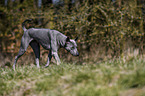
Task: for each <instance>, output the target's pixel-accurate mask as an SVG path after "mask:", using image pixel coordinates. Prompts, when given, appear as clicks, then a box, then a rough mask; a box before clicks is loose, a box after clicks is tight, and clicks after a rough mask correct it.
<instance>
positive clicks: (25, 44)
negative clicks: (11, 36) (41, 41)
mask: <svg viewBox="0 0 145 96" xmlns="http://www.w3.org/2000/svg"><path fill="white" fill-rule="evenodd" d="M29 42H30V38H29V37H26V36H24V35H23V37H22V39H21V46H20V50H19V53H18V55H17V56H16V57H15V61H14V64H13V69H14V70H15V66H16V63H17V60H18V59H19V58H20V57H21V56H22V55H23V54H24V53H25V52H26V50H27V47H28V45H29Z"/></svg>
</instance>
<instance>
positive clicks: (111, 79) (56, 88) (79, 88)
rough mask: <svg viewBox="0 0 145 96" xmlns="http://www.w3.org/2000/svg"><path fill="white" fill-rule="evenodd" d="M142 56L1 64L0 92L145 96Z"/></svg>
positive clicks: (46, 95) (47, 95) (40, 95)
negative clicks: (95, 61) (47, 64)
mask: <svg viewBox="0 0 145 96" xmlns="http://www.w3.org/2000/svg"><path fill="white" fill-rule="evenodd" d="M144 90H145V60H144V59H143V58H134V57H133V58H130V59H125V60H124V59H118V60H112V61H106V62H102V63H99V64H89V63H88V64H86V65H82V64H66V63H62V64H61V65H59V66H57V65H51V66H50V67H48V68H40V69H38V68H36V66H32V65H25V66H21V67H17V68H16V71H13V70H12V69H11V68H0V95H12V96H16V95H17V96H23V95H29V96H32V95H36V96H129V95H130V96H145V91H144Z"/></svg>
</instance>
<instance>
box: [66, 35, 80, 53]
mask: <svg viewBox="0 0 145 96" xmlns="http://www.w3.org/2000/svg"><path fill="white" fill-rule="evenodd" d="M77 40H78V37H77V38H76V39H70V38H69V37H67V38H66V43H65V49H66V50H67V51H68V52H70V53H71V54H72V55H74V56H79V52H78V50H77V43H76V41H77Z"/></svg>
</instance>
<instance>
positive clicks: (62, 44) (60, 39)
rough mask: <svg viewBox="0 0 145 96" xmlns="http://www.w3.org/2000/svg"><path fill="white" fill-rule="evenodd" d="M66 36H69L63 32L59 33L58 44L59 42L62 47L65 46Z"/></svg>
mask: <svg viewBox="0 0 145 96" xmlns="http://www.w3.org/2000/svg"><path fill="white" fill-rule="evenodd" d="M66 38H67V36H65V35H64V34H62V33H59V34H58V35H57V44H58V45H59V46H60V47H65V43H66Z"/></svg>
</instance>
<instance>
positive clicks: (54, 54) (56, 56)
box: [52, 52, 61, 65]
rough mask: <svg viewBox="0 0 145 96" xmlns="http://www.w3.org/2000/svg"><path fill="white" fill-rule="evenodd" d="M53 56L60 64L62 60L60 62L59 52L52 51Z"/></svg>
mask: <svg viewBox="0 0 145 96" xmlns="http://www.w3.org/2000/svg"><path fill="white" fill-rule="evenodd" d="M52 56H53V57H54V58H55V60H56V62H57V65H59V64H60V63H61V62H60V59H59V56H58V53H57V52H52Z"/></svg>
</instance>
